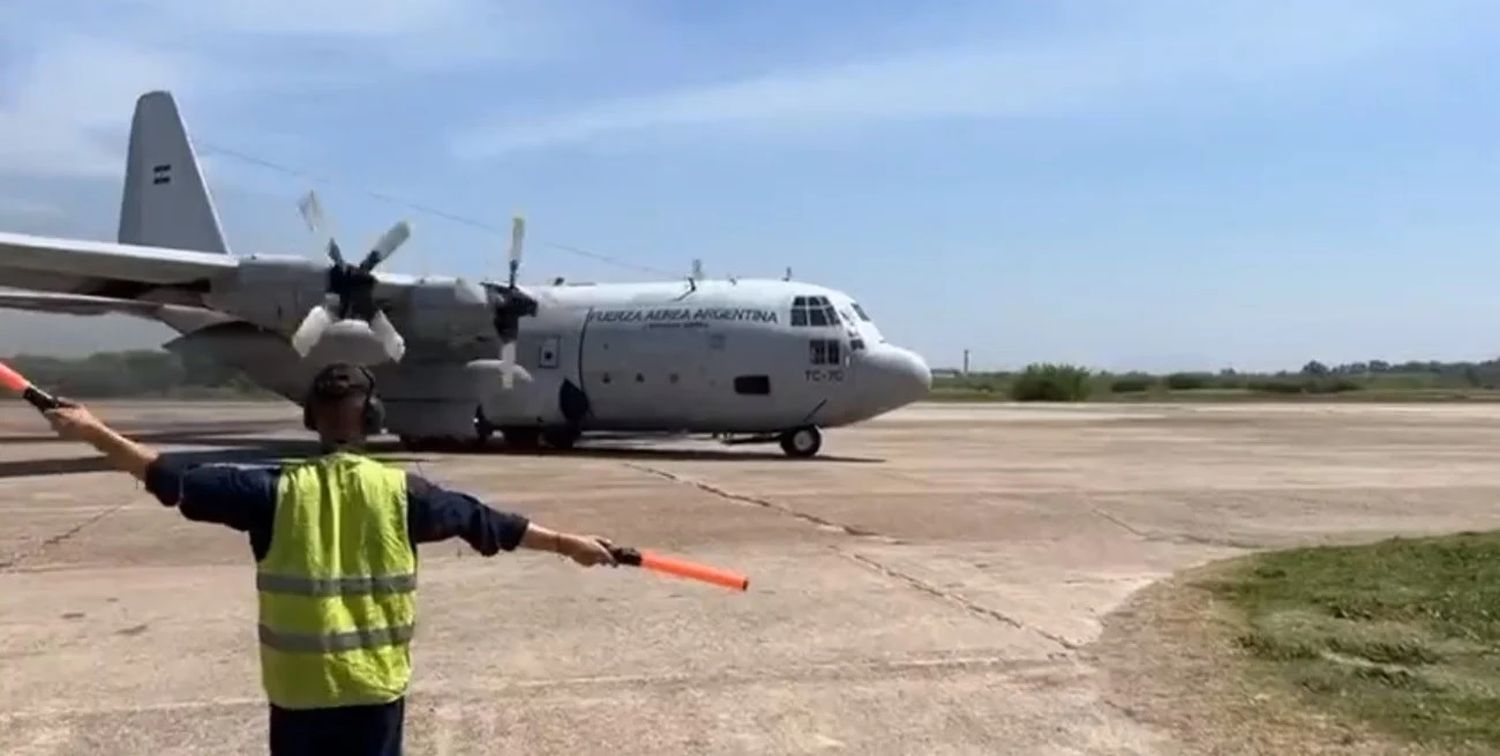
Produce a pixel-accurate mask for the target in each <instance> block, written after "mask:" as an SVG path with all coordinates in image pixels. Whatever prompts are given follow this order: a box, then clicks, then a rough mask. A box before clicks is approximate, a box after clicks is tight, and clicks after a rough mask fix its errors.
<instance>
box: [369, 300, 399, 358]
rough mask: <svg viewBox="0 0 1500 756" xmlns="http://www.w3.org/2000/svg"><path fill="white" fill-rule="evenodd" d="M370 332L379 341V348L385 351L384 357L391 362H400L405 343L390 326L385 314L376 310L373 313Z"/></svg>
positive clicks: (393, 327) (392, 326)
mask: <svg viewBox="0 0 1500 756" xmlns="http://www.w3.org/2000/svg"><path fill="white" fill-rule="evenodd" d="M370 330H371V331H373V332H374V333H375V336H376V338H378V339H380V346H381V348H382V349H384V350H385V354H386V356H387V357H389V358H391V361H392V362H400V361H401V356H402V355H403V354H405V353H406V341H405V340H404V339H402V338H401V334H400V332H398V331H397V330H396V327H395V326H394V325H391V321H390V319H389V318H387V317H386V316H385V313H383V312H380V311H378V310H377V311H376V312H375V317H373V318H370Z"/></svg>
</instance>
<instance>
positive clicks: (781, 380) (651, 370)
mask: <svg viewBox="0 0 1500 756" xmlns="http://www.w3.org/2000/svg"><path fill="white" fill-rule="evenodd" d="M527 291H528V292H529V293H531V294H533V295H534V296H535V297H536V298H537V300H538V302H539V307H538V312H537V315H536V316H535V317H531V318H525V319H523V320H522V323H521V336H520V340H519V344H518V348H517V360H518V362H520V364H521V366H522V367H524V368H525V369H526V371H527V372H528V374H529V375H530V380H526V381H520V382H517V383H516V384H515V385H514V386H513V387H512V388H511V389H509V390H506V389H503V388H502V387H501V385H500V381H499V377H498V375H493V374H479V375H478V376H476V375H475V374H474V373H473V371H465V370H463V369H462V368H461V367H460V366H456V365H452V364H451V363H450V365H449V366H448V367H446V368H443V367H441V366H439V365H430V364H423V363H422V361H421V358H420V354H421V350H420V344H417V345H416V348H415V349H414V350H413V351H414V354H416V355H417V356H416V357H415V358H413V357H412V356H408V358H407V359H406V360H403V361H402V362H401V363H400V364H396V365H387V366H384V367H382V368H380V369H379V370H377V371H376V374H377V377H378V378H379V380H380V381H381V385H382V395H383V397H384V398H385V402H386V405H387V408H388V419H389V428H390V430H391V431H392V432H393V433H397V434H400V435H407V436H416V437H435V436H447V437H459V436H462V435H466V434H468V433H470V427H471V425H470V424H471V422H472V418H473V415H474V406H475V402H476V401H477V403H478V405H479V407H480V409H481V410H482V412H483V416H484V418H485V419H486V420H487V421H488V422H490V423H491V424H493V425H495V426H499V427H544V428H545V427H561V426H571V427H574V428H576V429H578V430H582V431H590V430H622V431H630V430H634V431H683V432H698V433H761V432H775V431H782V430H786V429H789V428H795V427H801V426H806V425H813V426H822V427H835V426H840V425H847V424H849V423H853V422H858V421H861V420H866V419H869V418H872V417H874V416H876V415H879V414H881V413H884V412H887V411H890V410H892V409H895V408H897V407H900V406H902V405H905V404H908V403H910V402H913V401H916V400H917V399H920V398H922V397H923V396H925V395H926V393H927V391H928V388H929V387H930V385H931V380H932V379H931V372H930V371H929V369H928V367H927V365H926V364H925V363H924V362H923V361H922V359H921V358H920V357H918V356H917V355H916V354H913V353H912V352H910V351H907V350H905V349H901V348H899V347H896V346H893V345H891V344H889V343H887V342H886V340H885V338H884V337H883V336H882V335H881V334H880V331H879V330H878V329H877V328H876V327H875V324H874V323H873V322H871V321H870V320H868V319H866V318H865V317H863V316H862V310H860V308H859V307H858V306H857V305H856V304H855V303H854V301H853V300H852V299H850V298H849V297H848V296H847V295H845V294H843V293H841V292H838V291H834V290H831V289H827V288H824V287H820V286H816V285H812V284H805V283H798V282H792V281H764V280H754V281H749V280H747V281H739V282H731V281H718V280H715V281H699V282H697V283H696V284H688V283H686V282H665V283H648V284H598V285H577V286H553V287H528V289H527ZM465 386H467V387H470V391H469V392H468V393H467V394H466V392H464V391H463V387H465Z"/></svg>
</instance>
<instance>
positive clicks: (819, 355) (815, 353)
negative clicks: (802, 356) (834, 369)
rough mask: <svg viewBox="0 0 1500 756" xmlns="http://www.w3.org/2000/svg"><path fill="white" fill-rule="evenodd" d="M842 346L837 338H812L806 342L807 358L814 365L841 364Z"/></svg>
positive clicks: (842, 360) (842, 361)
mask: <svg viewBox="0 0 1500 756" xmlns="http://www.w3.org/2000/svg"><path fill="white" fill-rule="evenodd" d="M842 352H843V346H842V345H841V344H840V343H839V340H838V339H813V340H812V341H809V342H808V358H809V359H810V361H811V362H812V364H814V365H842V364H843V363H844V359H843V354H842Z"/></svg>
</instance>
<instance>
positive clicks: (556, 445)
mask: <svg viewBox="0 0 1500 756" xmlns="http://www.w3.org/2000/svg"><path fill="white" fill-rule="evenodd" d="M542 441H543V442H544V443H546V444H547V445H548V446H550V447H552V448H553V449H571V448H573V446H574V444H577V443H578V432H577V431H575V430H573V429H572V428H548V429H547V430H544V431H542Z"/></svg>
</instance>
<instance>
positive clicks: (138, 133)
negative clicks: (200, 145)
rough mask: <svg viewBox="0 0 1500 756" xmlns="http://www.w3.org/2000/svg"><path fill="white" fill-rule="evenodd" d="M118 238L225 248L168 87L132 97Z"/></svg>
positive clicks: (149, 243)
mask: <svg viewBox="0 0 1500 756" xmlns="http://www.w3.org/2000/svg"><path fill="white" fill-rule="evenodd" d="M119 241H120V243H121V244H141V245H146V246H153V247H171V248H174V249H188V250H196V251H199V252H220V253H225V254H227V253H228V252H229V246H228V245H227V244H225V243H224V231H223V229H222V228H221V227H220V226H219V215H218V213H217V212H215V211H214V204H213V200H212V199H211V198H210V197H209V194H208V187H207V186H206V185H205V184H204V182H203V173H202V171H201V170H199V168H198V158H197V157H196V156H195V155H194V154H193V146H192V144H190V143H189V142H188V135H187V129H186V128H185V127H184V126H183V125H182V117H181V116H179V115H178V114H177V103H176V102H174V101H173V100H172V95H171V93H169V92H147V93H146V94H144V95H141V98H140V99H139V100H136V103H135V118H133V119H132V120H131V122H130V153H129V155H128V157H127V158H126V163H125V197H124V200H123V201H122V202H121V204H120V236H119Z"/></svg>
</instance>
